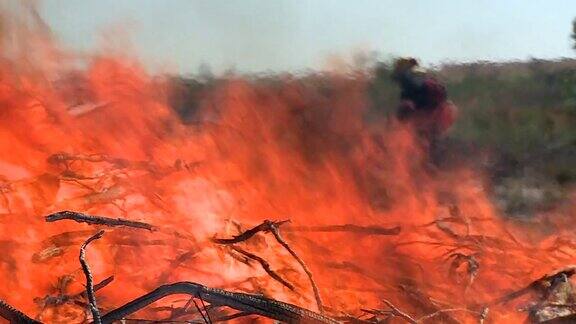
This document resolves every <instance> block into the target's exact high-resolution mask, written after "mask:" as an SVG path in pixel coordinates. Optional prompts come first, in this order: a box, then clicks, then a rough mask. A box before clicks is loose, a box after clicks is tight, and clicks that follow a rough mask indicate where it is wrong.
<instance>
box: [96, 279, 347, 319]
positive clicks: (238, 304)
mask: <svg viewBox="0 0 576 324" xmlns="http://www.w3.org/2000/svg"><path fill="white" fill-rule="evenodd" d="M174 294H187V295H190V296H194V297H196V296H202V298H203V299H204V300H205V301H207V302H209V303H210V304H212V305H219V306H227V307H230V308H233V309H235V310H238V311H241V312H246V313H251V314H256V315H260V316H264V317H267V318H271V319H275V320H278V321H283V322H288V323H310V324H339V322H338V321H336V320H334V319H332V318H330V317H327V316H324V315H322V314H319V313H316V312H313V311H310V310H307V309H304V308H301V307H298V306H296V305H293V304H288V303H284V302H281V301H277V300H274V299H269V298H266V297H263V296H261V295H254V294H245V293H238V292H231V291H227V290H223V289H216V288H209V287H206V286H203V285H200V284H197V283H194V282H177V283H174V284H169V285H163V286H160V287H158V288H156V289H155V290H154V291H152V292H149V293H147V294H145V295H143V296H141V297H139V298H136V299H135V300H133V301H131V302H129V303H127V304H125V305H123V306H121V307H119V308H117V309H115V310H113V311H110V312H109V313H107V314H105V315H104V316H102V323H104V324H109V323H112V322H113V321H118V320H121V319H123V318H125V317H126V316H128V315H130V314H133V313H135V312H137V311H138V310H140V309H142V308H144V307H146V306H148V305H150V304H152V303H153V302H155V301H157V300H159V299H161V298H164V297H166V296H170V295H174Z"/></svg>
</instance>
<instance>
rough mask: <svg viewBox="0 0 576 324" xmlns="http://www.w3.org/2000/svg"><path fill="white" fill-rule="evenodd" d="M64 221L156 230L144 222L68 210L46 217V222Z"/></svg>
mask: <svg viewBox="0 0 576 324" xmlns="http://www.w3.org/2000/svg"><path fill="white" fill-rule="evenodd" d="M64 219H69V220H73V221H76V222H78V223H87V224H91V225H106V226H125V227H132V228H140V229H147V230H149V231H153V230H154V229H155V228H154V226H152V225H150V224H147V223H144V222H138V221H131V220H128V219H123V218H109V217H103V216H94V215H87V214H83V213H78V212H73V211H67V210H65V211H60V212H57V213H53V214H50V215H48V216H46V217H45V220H46V221H47V222H56V221H59V220H64Z"/></svg>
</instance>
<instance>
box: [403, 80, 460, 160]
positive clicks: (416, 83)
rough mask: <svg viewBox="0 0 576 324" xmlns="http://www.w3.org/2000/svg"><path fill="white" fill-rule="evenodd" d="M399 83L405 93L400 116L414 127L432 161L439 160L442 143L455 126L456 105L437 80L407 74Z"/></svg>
mask: <svg viewBox="0 0 576 324" xmlns="http://www.w3.org/2000/svg"><path fill="white" fill-rule="evenodd" d="M397 81H398V82H399V83H400V87H401V90H402V92H401V95H400V99H401V102H400V106H399V107H398V111H397V117H398V119H399V120H400V121H401V122H404V123H407V124H410V125H411V127H413V129H414V131H415V132H416V134H418V135H419V136H420V138H421V139H422V143H421V144H422V145H423V146H424V148H425V149H426V150H427V151H428V152H429V154H430V158H431V159H432V160H436V158H435V155H436V154H435V152H436V146H437V143H438V140H439V138H440V136H441V135H442V134H443V133H444V132H445V131H446V130H448V128H450V126H451V125H452V124H453V123H454V120H455V118H456V110H457V109H456V106H454V104H452V103H451V102H450V101H449V100H448V95H447V93H446V88H445V87H444V86H443V85H442V84H441V83H440V82H439V81H438V80H436V79H435V78H433V77H430V76H427V75H417V74H414V73H406V74H404V75H402V76H400V77H399V78H398V79H397Z"/></svg>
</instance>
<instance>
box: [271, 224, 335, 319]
mask: <svg viewBox="0 0 576 324" xmlns="http://www.w3.org/2000/svg"><path fill="white" fill-rule="evenodd" d="M281 224H282V223H273V222H270V231H271V232H272V234H274V237H275V238H276V241H278V243H280V245H282V246H283V247H284V248H285V249H286V251H288V253H290V254H291V255H292V257H294V259H296V261H297V262H298V263H299V264H300V267H302V270H304V272H306V275H307V276H308V279H309V280H310V285H312V290H313V291H314V298H315V299H316V306H317V307H318V311H319V312H320V313H324V307H323V306H322V298H321V297H320V291H319V290H318V286H317V285H316V282H314V278H313V277H312V272H310V270H309V269H308V267H307V266H306V263H304V261H303V260H302V259H300V257H299V256H298V255H297V254H296V252H294V250H292V248H291V247H290V245H288V243H286V241H284V239H282V236H280V231H279V230H278V226H279V225H281Z"/></svg>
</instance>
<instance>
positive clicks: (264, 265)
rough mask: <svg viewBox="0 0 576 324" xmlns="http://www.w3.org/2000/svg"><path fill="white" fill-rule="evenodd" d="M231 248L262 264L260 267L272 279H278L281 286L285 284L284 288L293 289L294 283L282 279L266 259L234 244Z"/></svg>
mask: <svg viewBox="0 0 576 324" xmlns="http://www.w3.org/2000/svg"><path fill="white" fill-rule="evenodd" d="M230 248H231V249H232V250H234V251H236V252H238V253H240V254H242V255H244V256H245V257H247V258H249V259H252V260H254V261H256V262H258V263H260V265H261V266H262V269H264V271H266V273H267V274H268V275H269V276H270V277H272V278H273V279H274V280H276V281H278V282H279V283H281V284H282V285H283V286H285V287H286V288H288V289H290V290H292V291H294V289H295V288H294V285H293V284H291V283H289V282H288V281H286V280H284V278H282V277H280V275H279V274H277V273H276V272H275V271H274V270H272V268H271V267H270V263H268V261H266V260H264V259H262V258H261V257H259V256H257V255H256V254H252V253H250V252H248V251H245V250H243V249H241V248H239V247H236V246H231V247H230Z"/></svg>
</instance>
